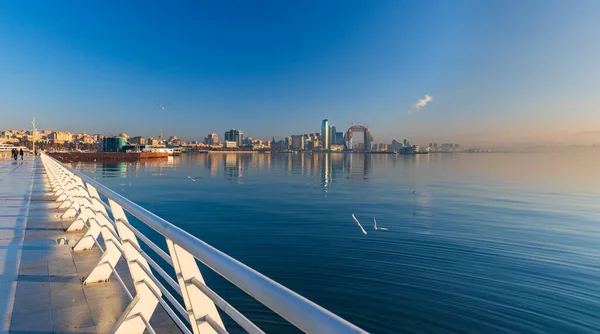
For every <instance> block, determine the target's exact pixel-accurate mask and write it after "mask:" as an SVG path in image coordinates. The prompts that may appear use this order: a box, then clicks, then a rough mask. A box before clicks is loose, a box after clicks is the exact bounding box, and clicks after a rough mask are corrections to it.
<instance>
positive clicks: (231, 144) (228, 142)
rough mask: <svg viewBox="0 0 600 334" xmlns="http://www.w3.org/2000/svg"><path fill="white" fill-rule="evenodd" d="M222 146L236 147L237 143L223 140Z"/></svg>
mask: <svg viewBox="0 0 600 334" xmlns="http://www.w3.org/2000/svg"><path fill="white" fill-rule="evenodd" d="M223 147H224V148H236V147H238V144H237V142H235V141H229V140H225V142H224V143H223Z"/></svg>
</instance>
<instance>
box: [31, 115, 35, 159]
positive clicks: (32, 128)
mask: <svg viewBox="0 0 600 334" xmlns="http://www.w3.org/2000/svg"><path fill="white" fill-rule="evenodd" d="M31 130H32V131H31V137H32V143H33V144H32V145H31V150H32V151H33V155H34V157H35V117H34V118H32V119H31Z"/></svg>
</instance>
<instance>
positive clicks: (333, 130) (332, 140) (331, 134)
mask: <svg viewBox="0 0 600 334" xmlns="http://www.w3.org/2000/svg"><path fill="white" fill-rule="evenodd" d="M336 130H337V129H336V128H335V125H332V126H330V127H329V144H330V145H335V144H337V143H336V141H335V133H336ZM330 147H331V146H330Z"/></svg>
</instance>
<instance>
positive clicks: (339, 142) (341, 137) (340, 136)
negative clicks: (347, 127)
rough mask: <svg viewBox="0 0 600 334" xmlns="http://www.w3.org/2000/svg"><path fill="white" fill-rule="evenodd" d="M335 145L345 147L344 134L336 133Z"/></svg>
mask: <svg viewBox="0 0 600 334" xmlns="http://www.w3.org/2000/svg"><path fill="white" fill-rule="evenodd" d="M335 144H336V145H344V133H343V132H336V133H335Z"/></svg>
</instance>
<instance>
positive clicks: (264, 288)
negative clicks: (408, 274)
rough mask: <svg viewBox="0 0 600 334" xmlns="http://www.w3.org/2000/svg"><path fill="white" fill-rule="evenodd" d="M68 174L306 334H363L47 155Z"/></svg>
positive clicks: (341, 319)
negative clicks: (86, 184)
mask: <svg viewBox="0 0 600 334" xmlns="http://www.w3.org/2000/svg"><path fill="white" fill-rule="evenodd" d="M47 157H48V158H50V159H52V160H53V161H54V162H56V163H58V164H59V166H61V167H63V168H65V169H66V170H67V171H68V172H70V173H72V174H74V175H75V176H77V177H79V178H81V179H82V180H84V181H85V182H87V183H89V184H91V185H92V186H93V187H94V188H96V190H97V191H98V192H99V193H101V194H103V195H104V196H106V197H108V198H109V199H110V200H112V201H114V202H115V203H117V204H118V205H120V206H121V207H122V208H123V209H124V210H126V211H128V212H129V213H131V214H132V215H133V216H135V217H136V218H138V219H139V220H140V221H141V222H143V223H144V224H146V225H147V226H149V227H151V228H152V229H154V230H155V231H156V232H158V233H160V234H161V235H162V236H164V237H165V238H167V239H169V240H171V241H172V242H173V243H175V244H176V245H178V246H179V247H181V248H183V249H184V250H185V251H187V252H189V253H190V254H191V255H192V256H194V257H195V258H196V259H198V260H199V261H200V262H202V263H203V264H205V265H206V266H207V267H209V268H211V269H212V270H213V271H215V272H216V273H217V274H219V275H221V276H222V277H223V278H225V279H227V280H228V281H230V282H231V283H233V284H234V285H235V286H237V287H238V288H240V289H241V290H243V291H244V292H246V293H247V294H249V295H250V296H252V297H253V298H255V299H256V300H258V301H259V302H261V303H262V304H264V305H265V306H267V307H268V308H270V309H271V310H272V311H274V312H275V313H277V314H279V315H280V316H281V317H283V318H284V319H286V320H287V321H289V322H290V323H292V324H293V325H295V326H296V327H298V328H299V329H301V330H302V331H304V332H307V333H364V332H365V331H364V330H362V329H361V328H359V327H357V326H355V325H353V324H352V323H350V322H348V321H346V320H345V319H343V318H341V317H339V316H337V315H335V314H334V313H332V312H330V311H328V310H326V309H325V308H323V307H321V306H319V305H317V304H315V303H313V302H312V301H310V300H308V299H307V298H305V297H302V296H301V295H299V294H297V293H296V292H294V291H292V290H290V289H288V288H286V287H284V286H283V285H281V284H279V283H277V282H275V281H274V280H272V279H270V278H268V277H266V276H265V275H263V274H261V273H259V272H257V271H256V270H254V269H252V268H250V267H248V266H246V265H245V264H243V263H241V262H239V261H237V260H236V259H234V258H232V257H230V256H229V255H227V254H225V253H223V252H221V251H219V250H218V249H216V248H214V247H212V246H210V245H209V244H207V243H206V242H204V241H202V240H200V239H198V238H196V237H195V236H193V235H191V234H190V233H188V232H186V231H184V230H183V229H181V228H179V227H177V226H175V225H173V224H171V223H170V222H168V221H166V220H165V219H163V218H161V217H159V216H157V215H155V214H154V213H152V212H150V211H148V210H146V209H145V208H143V207H141V206H139V205H138V204H136V203H134V202H132V201H131V200H129V199H127V198H125V197H123V196H121V195H120V194H119V193H117V192H115V191H113V190H111V189H109V188H108V187H106V186H104V185H103V184H101V183H99V182H97V181H96V180H94V179H93V178H92V177H89V176H87V175H85V174H82V173H79V172H78V171H76V170H74V169H73V168H71V167H68V166H66V165H64V164H63V163H61V162H59V161H58V160H56V159H54V158H52V157H49V156H47Z"/></svg>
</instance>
